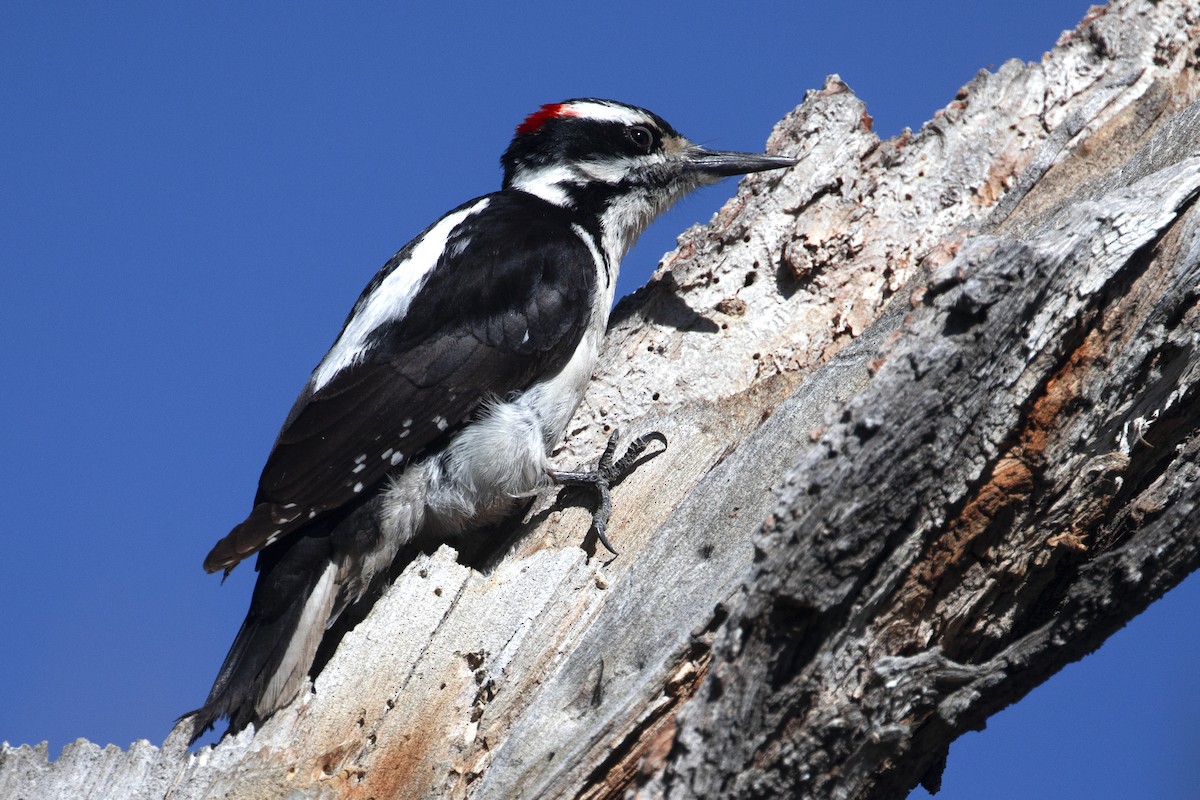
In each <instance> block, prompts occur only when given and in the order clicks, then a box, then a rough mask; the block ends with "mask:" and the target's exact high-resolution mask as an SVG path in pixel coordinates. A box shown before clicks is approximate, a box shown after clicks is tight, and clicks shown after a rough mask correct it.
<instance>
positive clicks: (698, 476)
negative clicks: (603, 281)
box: [0, 0, 1200, 799]
mask: <svg viewBox="0 0 1200 800" xmlns="http://www.w3.org/2000/svg"><path fill="white" fill-rule="evenodd" d="M1197 25H1198V14H1197V11H1196V10H1195V9H1193V8H1192V7H1191V5H1190V4H1189V3H1186V2H1178V1H1173V0H1163V1H1162V2H1159V3H1156V4H1150V3H1145V2H1131V1H1128V0H1127V1H1126V2H1117V3H1114V4H1112V5H1111V6H1109V7H1106V8H1104V9H1098V10H1093V11H1092V12H1090V13H1089V16H1088V18H1087V19H1085V20H1084V22H1082V23H1081V24H1080V26H1079V27H1078V28H1077V29H1076V30H1075V31H1072V32H1069V33H1067V34H1065V35H1064V36H1063V37H1062V39H1060V41H1059V44H1058V45H1057V46H1056V48H1055V49H1054V51H1053V52H1052V53H1050V54H1048V55H1047V56H1046V57H1045V58H1044V59H1043V60H1042V61H1041V62H1040V63H1035V64H1023V63H1020V62H1010V63H1008V64H1005V65H1003V66H1002V67H1001V68H1000V69H999V70H998V71H997V72H995V73H986V72H984V73H980V74H979V75H978V76H977V77H976V78H975V79H974V80H972V81H971V82H970V83H969V84H967V85H966V86H965V87H963V89H962V90H961V91H960V92H959V94H958V96H957V97H956V98H955V99H954V101H953V102H952V103H951V104H950V105H949V106H947V107H946V108H945V109H944V110H943V111H941V112H939V113H938V115H937V116H936V117H935V119H934V120H932V121H931V122H930V123H927V124H926V125H925V126H924V127H923V128H922V129H921V130H920V131H919V132H917V133H905V134H904V135H902V136H900V137H897V138H895V139H892V140H889V141H880V140H879V139H878V138H877V137H876V136H875V135H874V134H873V133H872V132H871V123H870V117H869V116H868V115H867V112H866V109H865V107H864V106H863V104H862V103H861V102H860V101H859V100H858V99H857V98H856V97H854V95H853V94H852V93H851V92H850V91H849V89H848V88H847V87H846V86H845V85H844V84H842V83H841V81H840V80H838V79H836V78H831V79H830V80H829V81H828V82H827V83H826V85H825V86H824V87H823V88H822V89H820V90H817V91H813V92H810V93H809V94H808V95H807V96H806V97H805V101H804V103H803V104H802V105H801V106H800V107H798V108H797V109H796V110H795V111H794V112H793V113H792V114H790V115H788V117H787V118H785V119H784V120H783V121H782V122H781V123H780V124H779V125H778V126H777V128H776V130H775V131H774V132H773V133H772V135H771V138H770V140H769V143H768V149H770V150H771V151H772V152H778V153H784V154H790V155H796V156H799V157H801V158H802V159H803V160H802V161H801V163H800V164H799V165H798V166H797V167H795V168H793V169H791V170H788V171H787V172H786V173H784V174H782V175H779V176H770V175H760V176H754V177H752V178H750V179H747V180H745V181H743V183H742V185H741V187H740V189H739V191H738V193H737V195H736V197H734V198H733V199H732V200H731V201H730V202H729V203H728V204H726V206H725V208H723V209H722V210H721V211H720V212H719V213H718V214H717V215H716V216H715V217H714V219H713V221H712V222H711V223H710V224H709V225H708V226H705V227H697V228H693V229H692V230H690V231H688V232H687V233H686V234H684V235H683V236H682V237H681V238H680V243H679V247H678V249H677V250H676V251H675V252H673V253H671V254H669V255H668V256H667V257H666V258H665V259H664V261H663V264H662V265H660V268H659V270H658V272H657V273H656V274H655V276H654V278H653V279H652V280H651V282H650V283H649V284H648V286H646V287H644V288H643V289H641V290H639V292H637V293H635V295H633V296H632V297H630V298H627V299H626V300H624V301H622V303H621V304H620V305H619V306H618V308H617V309H616V311H615V312H614V317H613V324H612V328H611V331H610V336H609V339H608V341H607V343H606V347H605V350H604V352H603V354H602V356H601V363H600V366H599V367H598V370H597V375H596V376H595V379H594V381H593V385H592V387H591V388H590V389H589V393H588V396H587V398H586V399H585V403H584V406H583V407H582V408H581V409H580V412H579V415H578V416H577V420H576V422H575V423H574V424H573V426H572V429H571V434H570V435H569V437H568V440H567V441H566V443H565V444H564V445H563V447H562V448H561V449H560V452H559V453H558V454H557V455H556V460H557V461H558V462H559V463H560V464H563V465H566V466H574V464H576V463H578V462H579V461H582V460H586V458H588V457H594V454H595V453H596V452H598V450H599V448H600V447H601V446H602V444H603V441H604V439H605V438H606V437H607V434H608V432H609V431H610V430H611V428H612V427H613V426H616V425H620V426H621V428H622V429H623V430H624V431H625V432H626V433H628V434H636V433H640V432H642V431H643V430H647V429H651V428H658V429H660V430H662V431H664V432H665V433H666V434H667V436H668V437H669V439H670V441H671V447H670V449H668V450H667V451H666V453H664V454H663V455H662V456H660V457H657V458H654V459H652V460H649V461H647V462H646V463H644V464H643V465H642V466H641V467H640V469H639V470H638V471H637V472H636V473H635V474H634V476H633V477H631V478H630V479H629V480H627V481H626V482H625V483H623V484H622V485H621V486H620V487H619V488H618V489H617V490H616V492H615V493H614V508H615V510H614V514H613V518H612V523H611V527H610V532H611V535H612V536H613V540H614V543H615V544H616V545H617V546H618V548H619V549H620V550H621V551H622V555H621V556H620V557H619V558H617V559H613V560H611V561H603V560H600V559H597V558H595V557H594V553H593V552H592V551H593V550H594V543H591V542H589V543H586V550H581V549H580V548H579V547H578V539H579V535H580V532H581V531H582V530H584V529H585V528H586V525H587V519H588V513H587V511H586V510H585V509H582V508H579V507H576V506H572V505H562V504H554V505H550V504H548V503H543V505H541V506H539V507H536V508H534V509H532V513H531V515H530V520H529V521H528V522H527V523H526V524H525V525H523V526H522V527H521V529H520V530H518V531H515V532H513V533H512V534H511V535H510V536H509V537H508V539H507V542H506V547H505V548H503V551H502V552H498V553H493V554H491V555H486V554H485V556H484V557H483V558H482V559H481V560H480V559H476V561H477V562H478V563H477V564H476V566H475V567H473V566H470V564H472V563H474V562H473V561H472V559H470V558H464V557H460V556H457V555H456V553H455V552H454V551H453V550H451V549H450V548H449V547H442V548H441V549H438V550H437V551H436V552H433V553H432V554H429V555H423V556H420V557H418V558H417V559H416V560H415V561H414V562H413V563H412V564H410V565H409V566H408V568H407V569H405V570H404V572H403V574H402V575H401V576H400V577H399V578H398V579H397V581H396V582H395V584H394V585H393V586H392V587H391V588H390V589H389V590H388V591H387V592H386V593H385V595H384V596H383V597H382V598H381V599H380V601H379V602H378V603H377V604H376V606H375V608H374V610H373V611H372V613H371V615H370V616H369V617H368V618H367V619H366V620H365V621H364V622H363V623H362V624H360V625H359V626H358V627H357V628H356V629H355V630H353V631H351V632H350V633H349V634H347V635H346V636H345V638H344V639H343V640H342V643H341V646H340V647H339V648H338V651H337V653H336V654H335V655H334V657H333V658H332V660H331V661H330V662H329V664H328V666H327V667H326V669H325V670H324V671H323V672H322V673H321V675H320V676H319V677H318V678H317V680H316V684H315V687H314V691H313V692H311V693H308V694H306V695H305V696H303V697H302V698H301V699H300V700H298V701H297V702H296V703H295V704H293V705H292V706H291V707H289V708H288V709H285V710H284V711H282V712H280V713H279V714H277V715H276V716H275V717H274V718H273V719H271V720H270V721H269V722H268V723H267V724H265V725H264V726H263V728H262V730H260V731H245V732H243V733H242V734H240V735H238V736H236V737H231V738H227V739H226V740H224V741H223V742H221V743H220V744H219V745H218V746H216V747H212V748H204V749H203V750H201V751H200V752H198V753H196V754H188V753H187V752H186V750H185V749H184V748H183V745H182V741H180V739H179V737H176V736H172V737H170V738H168V741H167V742H166V743H164V745H163V746H162V747H161V748H156V747H153V746H151V745H150V744H149V743H145V742H139V743H136V744H135V745H134V746H132V747H131V748H130V749H129V750H120V749H119V748H115V747H109V748H105V749H100V748H98V747H96V746H95V745H92V744H90V743H86V742H83V741H80V742H77V743H75V744H73V745H69V746H68V747H67V748H66V749H65V751H64V753H63V755H62V756H61V757H60V758H59V759H58V760H57V761H55V762H48V760H47V754H46V753H45V751H44V749H39V748H35V747H9V746H7V745H6V746H5V747H4V748H3V750H0V796H5V797H7V796H22V794H23V793H24V794H27V795H29V796H71V797H89V798H102V797H113V798H130V797H134V798H137V797H146V798H151V797H166V796H170V797H172V798H180V799H182V798H200V797H237V798H243V797H244V798H254V797H264V798H265V797H281V796H285V795H288V794H289V793H292V792H294V793H295V796H308V797H322V796H328V797H363V798H366V797H472V798H475V797H479V798H484V797H504V798H507V797H570V796H580V797H611V796H617V795H620V794H622V793H624V792H627V791H634V792H638V793H640V794H642V795H643V796H658V795H668V796H691V795H701V796H719V795H721V794H738V795H744V796H754V795H759V796H773V793H775V792H777V791H782V792H791V791H795V792H797V793H799V795H800V796H803V795H804V794H805V793H809V794H811V796H817V797H826V796H830V797H867V796H879V797H896V796H902V794H903V792H904V790H905V789H906V788H907V787H908V786H910V785H912V784H913V783H914V782H915V781H917V780H919V779H921V778H922V777H924V778H926V779H927V780H928V781H929V782H930V783H931V784H932V783H934V782H935V781H936V776H937V773H938V769H937V767H938V762H939V759H941V758H942V757H943V754H944V752H945V747H946V745H947V744H948V743H949V741H950V740H952V739H953V738H954V736H956V735H957V734H958V733H959V732H961V731H962V730H966V729H969V728H970V727H974V726H978V725H979V724H981V722H982V720H983V719H985V718H986V716H987V715H988V714H990V713H993V712H994V711H995V710H997V709H999V708H1001V707H1003V706H1004V705H1005V704H1007V703H1009V702H1012V701H1013V700H1015V699H1016V698H1018V697H1020V696H1021V695H1022V694H1024V693H1025V692H1026V691H1028V689H1029V688H1031V687H1032V686H1034V685H1036V683H1037V682H1039V681H1040V680H1044V679H1045V678H1046V677H1048V676H1049V675H1050V674H1052V673H1053V672H1054V671H1055V670H1057V669H1058V668H1059V667H1061V666H1062V664H1064V663H1066V662H1067V661H1069V660H1071V659H1072V658H1076V657H1078V656H1080V655H1082V654H1083V653H1085V652H1087V651H1088V650H1090V649H1093V648H1094V647H1096V646H1098V645H1099V643H1100V642H1101V641H1103V638H1104V637H1105V636H1106V635H1107V634H1108V633H1109V632H1111V630H1113V629H1115V627H1117V626H1119V625H1120V624H1121V623H1122V622H1123V621H1124V620H1125V619H1127V618H1128V617H1129V616H1131V615H1132V614H1134V613H1136V612H1137V611H1139V610H1140V609H1141V608H1143V607H1144V606H1145V605H1146V604H1147V603H1148V602H1149V601H1150V600H1151V599H1153V598H1154V597H1157V596H1158V595H1159V594H1161V593H1162V592H1163V591H1165V590H1166V589H1167V588H1169V586H1171V585H1173V584H1174V583H1175V582H1177V581H1178V580H1179V579H1180V578H1181V577H1182V576H1183V575H1184V574H1186V572H1187V571H1188V570H1190V569H1193V568H1195V566H1196V564H1195V559H1196V552H1195V549H1196V545H1195V543H1194V542H1189V541H1186V539H1187V535H1186V534H1187V533H1188V531H1189V528H1188V527H1187V526H1188V525H1189V524H1192V525H1193V526H1194V520H1190V515H1194V497H1193V496H1192V494H1191V492H1192V489H1191V486H1192V485H1194V482H1193V481H1192V478H1193V477H1194V475H1193V472H1194V469H1195V457H1194V455H1195V447H1196V444H1195V441H1194V439H1193V438H1191V437H1192V431H1193V430H1194V427H1195V425H1194V422H1195V420H1194V419H1193V418H1192V416H1191V415H1192V408H1193V407H1195V402H1194V401H1195V397H1194V394H1195V390H1194V389H1193V388H1192V386H1193V381H1194V378H1195V371H1196V369H1197V367H1196V357H1195V344H1196V342H1195V336H1196V333H1195V331H1196V319H1195V315H1196V311H1195V304H1196V303H1195V292H1196V289H1195V286H1196V283H1197V280H1196V278H1197V276H1196V275H1195V274H1194V271H1195V265H1196V262H1197V257H1198V256H1197V245H1196V237H1195V236H1194V235H1193V234H1194V216H1195V214H1194V212H1192V211H1189V210H1188V209H1189V208H1190V207H1189V206H1188V205H1187V203H1188V202H1190V200H1189V198H1190V197H1191V192H1192V190H1193V189H1194V181H1195V180H1196V175H1197V167H1196V162H1195V159H1194V158H1192V157H1193V156H1194V155H1196V147H1195V144H1194V142H1195V140H1196V137H1195V135H1194V133H1193V132H1194V131H1195V130H1196V126H1197V124H1198V123H1197V121H1196V113H1195V111H1194V110H1189V111H1188V112H1186V113H1185V115H1176V112H1178V111H1179V110H1180V109H1183V108H1185V107H1186V106H1188V104H1189V103H1191V102H1192V101H1193V100H1194V99H1196V97H1197V96H1198V95H1200V92H1198V91H1197V83H1198V81H1197V78H1198V74H1197V63H1196V58H1197V56H1196V52H1197V44H1198V43H1200V34H1198V32H1197ZM1189 265H1190V266H1189ZM1189 270H1191V271H1189ZM885 309H887V311H886V313H885ZM851 398H853V399H851ZM906 437H907V438H906ZM912 437H916V438H912ZM781 483H782V485H783V489H782V493H780V491H778V490H777V487H778V486H779V485H780V484H781ZM872 514H874V516H872ZM764 520H766V521H767V522H766V524H765V525H764ZM480 564H482V565H483V566H482V567H479V565H480ZM477 567H479V568H477ZM727 618H728V620H727ZM718 686H719V687H720V688H719V690H718V689H717V688H716V687H718ZM835 762H836V763H835Z"/></svg>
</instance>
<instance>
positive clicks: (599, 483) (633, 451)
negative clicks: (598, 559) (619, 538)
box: [550, 428, 667, 556]
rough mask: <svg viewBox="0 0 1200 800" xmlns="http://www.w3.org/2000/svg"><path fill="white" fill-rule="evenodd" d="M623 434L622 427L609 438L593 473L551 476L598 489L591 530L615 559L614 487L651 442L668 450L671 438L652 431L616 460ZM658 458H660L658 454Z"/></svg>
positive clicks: (632, 444)
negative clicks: (612, 532) (610, 532)
mask: <svg viewBox="0 0 1200 800" xmlns="http://www.w3.org/2000/svg"><path fill="white" fill-rule="evenodd" d="M620 435H621V431H620V429H619V428H614V429H613V432H612V433H611V434H610V435H609V437H608V443H607V444H606V445H605V446H604V452H603V453H601V454H600V460H599V461H598V462H597V464H596V468H595V469H593V470H586V471H585V470H577V471H575V472H558V471H554V472H551V473H550V477H551V478H553V479H554V480H555V481H556V482H558V483H559V484H561V485H563V486H590V487H592V488H593V489H595V491H596V494H597V495H599V502H597V503H596V511H595V512H594V513H593V514H592V524H591V527H590V528H589V531H595V532H596V539H597V540H599V542H600V544H602V545H604V549H606V550H608V552H610V553H612V554H613V555H614V556H616V555H620V553H618V552H617V549H616V548H615V547H613V546H612V543H611V542H610V541H608V536H607V535H606V534H607V532H608V517H609V515H610V514H611V513H612V497H611V494H610V487H612V486H613V485H615V484H617V483H620V482H621V479H622V478H624V477H625V476H626V475H627V474H628V473H629V472H631V471H632V469H633V467H634V466H635V465H636V464H637V460H638V459H639V458H641V456H642V453H644V452H645V451H646V448H647V447H649V446H650V443H651V442H658V443H659V444H661V445H662V446H663V449H666V447H667V437H666V436H663V435H662V434H661V433H660V432H658V431H650V432H649V433H645V434H642V435H641V436H639V437H637V438H636V439H634V440H633V441H632V442H630V443H629V446H628V447H627V448H625V454H624V455H622V456H621V457H620V458H618V459H617V460H616V461H615V462H614V461H613V455H614V454H615V453H616V452H617V439H618V438H619V437H620ZM654 455H658V454H657V453H655V454H654Z"/></svg>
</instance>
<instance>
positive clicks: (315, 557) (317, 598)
mask: <svg viewBox="0 0 1200 800" xmlns="http://www.w3.org/2000/svg"><path fill="white" fill-rule="evenodd" d="M256 569H257V570H258V573H259V575H258V581H257V583H256V584H255V587H254V595H253V597H252V598H251V601H250V610H249V612H248V613H247V614H246V619H245V621H244V622H243V623H242V627H241V629H240V630H239V631H238V634H237V637H236V638H235V639H234V642H233V645H232V647H230V649H229V654H228V655H227V656H226V657H225V662H224V663H223V664H222V665H221V670H220V672H219V673H218V674H217V679H216V681H215V682H214V683H213V687H212V691H210V692H209V695H208V699H207V700H206V701H205V702H204V705H203V706H201V707H200V708H199V709H197V710H196V711H194V712H191V713H190V714H187V715H184V716H185V717H187V716H193V717H194V721H193V727H192V732H193V733H192V741H193V742H194V741H195V740H196V739H198V738H199V737H200V736H201V735H202V734H203V733H204V732H205V731H207V730H209V729H210V728H212V727H213V725H214V724H215V723H216V721H217V720H218V719H220V718H221V717H227V718H228V719H229V732H230V733H233V732H236V731H239V730H241V729H243V728H245V727H246V726H247V725H250V724H251V723H261V722H262V721H263V720H264V719H266V718H267V717H269V716H270V715H271V714H272V713H274V712H275V711H277V710H279V709H280V708H282V707H283V706H285V705H287V704H288V703H290V702H291V701H292V700H293V699H294V698H295V697H296V695H297V694H298V693H299V691H300V689H301V687H303V685H304V680H305V678H306V677H307V676H308V670H309V667H310V666H311V665H312V663H313V658H314V656H315V654H316V651H317V647H318V645H319V644H320V643H321V638H322V637H323V636H324V633H325V628H326V626H327V625H328V624H329V617H330V614H331V612H332V610H333V606H334V602H335V598H336V595H337V586H336V583H337V581H336V577H337V565H336V564H335V562H334V558H333V553H332V551H331V547H330V537H329V535H328V531H319V532H313V533H311V534H310V535H299V536H293V537H292V538H291V539H289V540H285V542H280V543H279V544H277V545H276V546H275V547H273V548H270V549H268V550H265V551H263V552H262V553H260V554H259V557H258V563H257V565H256Z"/></svg>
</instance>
